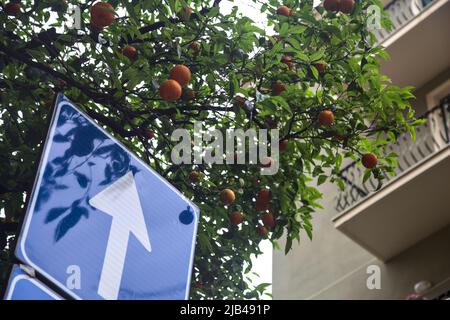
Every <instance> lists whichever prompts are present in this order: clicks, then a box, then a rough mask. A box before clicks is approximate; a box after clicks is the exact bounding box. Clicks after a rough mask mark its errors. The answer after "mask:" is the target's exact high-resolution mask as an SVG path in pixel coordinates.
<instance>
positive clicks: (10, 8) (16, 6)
mask: <svg viewBox="0 0 450 320" xmlns="http://www.w3.org/2000/svg"><path fill="white" fill-rule="evenodd" d="M21 10H22V6H21V4H20V3H17V2H9V3H7V4H6V5H5V13H6V14H7V15H8V16H17V15H18V14H19V13H20V11H21Z"/></svg>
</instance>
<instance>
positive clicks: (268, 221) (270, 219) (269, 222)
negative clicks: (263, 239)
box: [261, 213, 275, 229]
mask: <svg viewBox="0 0 450 320" xmlns="http://www.w3.org/2000/svg"><path fill="white" fill-rule="evenodd" d="M261 220H262V222H263V224H264V226H265V227H266V228H268V229H272V228H273V227H275V218H274V216H273V214H271V213H265V214H263V216H262V218H261Z"/></svg>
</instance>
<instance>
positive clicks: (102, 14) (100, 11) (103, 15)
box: [91, 1, 115, 29]
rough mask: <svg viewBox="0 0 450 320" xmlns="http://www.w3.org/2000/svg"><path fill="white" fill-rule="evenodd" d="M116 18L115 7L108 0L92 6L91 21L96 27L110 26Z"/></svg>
mask: <svg viewBox="0 0 450 320" xmlns="http://www.w3.org/2000/svg"><path fill="white" fill-rule="evenodd" d="M114 19H115V11H114V7H113V6H112V5H111V4H109V3H108V2H103V1H100V2H97V3H96V4H94V5H93V6H92V7H91V23H92V25H93V26H94V27H95V28H100V29H101V28H103V27H107V26H110V25H111V24H112V23H113V22H114Z"/></svg>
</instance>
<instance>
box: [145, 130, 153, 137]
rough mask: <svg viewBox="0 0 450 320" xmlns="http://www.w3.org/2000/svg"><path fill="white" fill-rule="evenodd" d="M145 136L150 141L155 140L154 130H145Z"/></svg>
mask: <svg viewBox="0 0 450 320" xmlns="http://www.w3.org/2000/svg"><path fill="white" fill-rule="evenodd" d="M144 136H145V137H146V138H148V139H153V138H154V137H155V131H153V130H152V129H144Z"/></svg>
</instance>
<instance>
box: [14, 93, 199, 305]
mask: <svg viewBox="0 0 450 320" xmlns="http://www.w3.org/2000/svg"><path fill="white" fill-rule="evenodd" d="M198 219H199V210H198V208H197V207H196V206H195V205H194V204H193V203H192V202H191V201H189V199H187V198H186V197H184V196H183V195H182V194H181V193H180V192H179V191H178V190H176V189H175V188H174V187H173V186H172V185H170V184H169V183H168V182H167V181H166V180H164V179H163V178H162V177H161V176H160V175H158V174H157V173H156V172H155V171H153V170H152V169H151V168H150V167H149V166H148V165H146V164H145V163H144V162H143V161H141V160H140V159H139V158H138V157H136V156H135V155H134V154H133V153H131V152H130V151H128V150H127V149H126V148H125V147H124V146H123V145H122V144H121V143H119V142H118V141H117V140H116V139H115V138H113V137H112V136H111V135H109V134H108V133H107V132H106V131H105V130H103V129H102V128H101V127H100V126H98V125H97V124H96V123H95V122H94V121H93V120H92V119H90V118H89V117H88V116H87V115H85V114H84V113H83V112H81V111H80V110H79V109H78V108H77V107H76V106H75V105H74V104H73V103H72V102H70V101H69V100H68V99H67V98H65V97H64V96H62V95H59V96H58V98H57V101H56V106H55V111H54V114H53V119H52V123H51V125H50V129H49V133H48V135H47V141H46V143H45V147H44V151H43V155H42V158H41V162H40V168H39V170H38V174H37V178H36V181H35V185H34V188H33V193H32V195H31V199H30V202H29V206H28V208H27V214H26V216H25V221H24V223H23V226H22V231H21V234H20V236H19V239H18V245H17V249H16V256H17V258H18V259H19V260H21V261H22V262H24V263H25V264H27V265H29V266H31V267H33V268H34V269H36V270H37V271H38V272H39V273H40V274H42V275H43V276H44V277H46V278H47V279H48V280H50V281H51V282H53V283H54V284H55V285H57V286H58V287H60V288H61V289H62V290H64V291H65V292H67V293H68V294H69V295H71V296H72V297H74V298H76V299H111V300H115V299H187V298H188V295H189V286H190V278H191V272H192V263H193V257H194V248H195V238H196V233H197V224H198Z"/></svg>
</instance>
